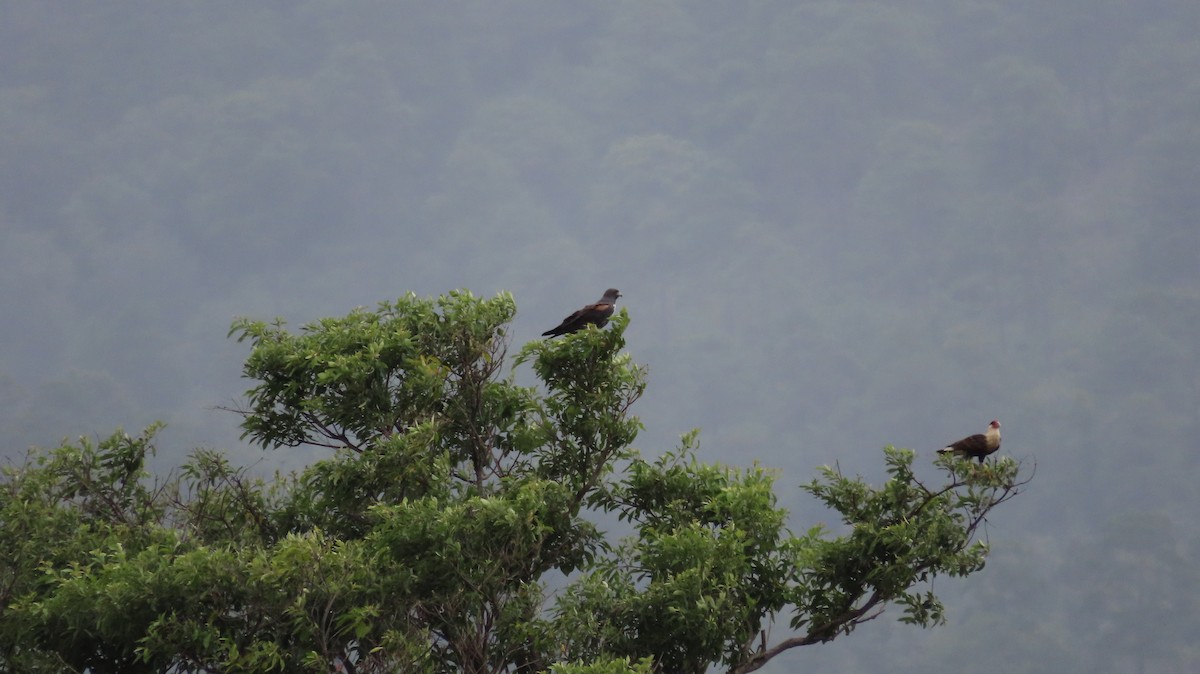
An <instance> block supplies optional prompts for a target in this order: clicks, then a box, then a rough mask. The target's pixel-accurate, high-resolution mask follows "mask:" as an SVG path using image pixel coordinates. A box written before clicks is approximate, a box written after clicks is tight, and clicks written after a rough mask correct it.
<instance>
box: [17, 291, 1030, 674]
mask: <svg viewBox="0 0 1200 674" xmlns="http://www.w3.org/2000/svg"><path fill="white" fill-rule="evenodd" d="M515 312H516V305H515V302H514V300H513V298H512V296H511V295H509V294H507V293H501V294H500V295H498V296H496V297H494V298H491V299H480V298H477V297H475V296H473V295H472V294H470V293H468V292H465V291H456V292H452V293H449V294H447V295H444V296H442V297H439V298H437V299H421V298H418V297H416V296H415V295H411V294H410V295H408V296H405V297H402V298H400V299H398V300H396V301H394V302H384V303H381V304H380V305H379V306H378V308H377V309H375V310H373V311H371V310H365V309H356V310H354V311H352V312H350V313H349V314H347V315H346V316H344V317H340V318H327V319H322V320H319V321H316V322H313V323H311V324H308V325H305V326H304V327H303V328H302V329H301V330H299V331H298V332H291V331H289V330H288V329H287V327H286V325H285V324H284V323H283V322H282V321H275V322H273V323H267V322H263V321H255V320H249V319H243V320H239V321H237V322H235V323H234V325H233V327H232V329H231V332H230V334H231V335H232V336H236V337H237V339H238V340H239V341H244V342H248V343H249V345H250V354H249V356H248V357H247V359H246V361H245V366H244V374H245V376H246V377H247V378H248V379H250V380H251V381H252V382H253V386H252V387H251V388H250V389H249V390H248V391H247V392H246V398H245V404H244V406H242V407H240V408H239V409H238V412H239V413H240V414H241V416H242V420H243V421H242V428H243V429H244V432H245V435H246V437H247V438H249V439H250V440H252V441H254V442H256V443H258V444H260V445H261V446H263V447H265V448H286V447H296V446H316V447H321V448H326V449H327V450H328V456H326V457H325V458H323V459H321V460H318V461H316V462H314V463H312V464H311V465H309V466H308V467H307V468H305V469H304V470H302V471H300V472H298V473H294V474H289V475H277V476H275V477H274V478H273V479H265V478H262V477H255V476H253V475H252V474H251V473H250V471H249V470H248V469H247V468H244V467H238V466H234V465H232V464H231V463H230V462H229V461H227V460H226V459H225V458H224V457H223V456H222V455H221V454H220V453H218V452H216V451H213V450H208V449H201V450H196V451H194V452H193V453H192V455H191V457H190V460H189V461H188V462H187V463H186V464H184V465H183V466H182V467H181V468H179V469H178V470H177V471H175V472H173V473H171V474H169V475H163V476H152V475H150V474H149V473H148V472H147V470H146V460H147V457H148V456H150V455H151V454H152V453H153V452H154V450H155V445H154V434H155V432H156V430H157V426H152V427H150V428H147V429H146V430H145V431H143V432H142V433H140V434H138V435H136V436H131V435H128V434H126V433H124V432H121V431H118V432H116V433H114V434H112V435H110V436H109V437H107V438H104V439H102V440H98V441H91V440H89V439H87V438H81V439H80V440H79V441H78V442H74V443H64V444H63V445H62V446H60V447H57V448H55V449H51V450H44V451H35V452H33V453H32V454H31V455H30V456H29V457H28V459H27V460H26V462H25V463H24V464H23V465H20V466H14V467H9V468H6V469H5V471H4V475H3V483H2V488H0V523H2V524H3V526H2V527H0V539H2V540H0V547H2V548H3V549H5V550H6V551H8V552H7V553H6V554H5V555H4V556H3V557H2V558H0V560H2V561H0V581H2V582H0V644H2V645H0V669H3V670H5V671H31V672H39V671H64V670H66V671H84V670H87V671H91V672H96V673H103V672H201V671H205V672H269V671H287V672H329V671H333V670H335V669H337V670H344V671H349V672H393V671H404V672H430V673H434V672H470V673H480V674H482V673H500V672H540V671H549V670H552V671H555V672H564V673H574V674H583V673H585V672H587V673H596V674H600V673H614V674H615V673H619V672H643V673H647V672H696V673H699V672H705V671H710V670H713V671H727V672H750V671H754V670H756V669H758V668H760V667H761V666H763V665H764V664H766V663H767V662H768V661H769V660H771V659H772V658H774V657H776V656H778V655H780V654H781V653H784V652H786V651H788V650H789V649H793V648H796V647H799V646H807V645H812V644H819V643H825V642H829V641H832V640H834V639H836V638H838V637H840V636H844V635H847V634H849V633H851V632H853V631H854V630H855V628H856V627H858V626H859V625H861V624H862V623H864V622H866V621H869V620H871V619H873V618H875V617H877V616H878V615H880V614H881V613H882V612H883V611H884V610H885V608H887V607H889V606H895V607H897V608H898V609H899V610H901V611H902V613H903V620H905V621H906V622H910V623H912V624H914V625H918V626H923V627H929V626H934V625H937V624H939V623H941V622H943V621H944V619H945V618H944V612H943V606H942V604H941V603H940V602H939V600H938V598H937V597H936V596H935V594H934V593H933V592H932V587H931V583H932V581H933V579H934V578H936V577H938V576H966V575H969V574H971V573H974V572H976V571H979V570H980V569H982V568H983V566H984V561H985V558H986V555H987V553H988V547H987V545H986V543H985V542H984V541H982V540H980V534H981V531H980V527H981V526H982V525H983V523H984V522H985V518H986V517H987V515H988V514H989V513H990V512H991V511H992V510H993V508H995V507H996V506H998V505H999V504H1001V503H1003V502H1005V501H1007V500H1009V499H1011V498H1012V497H1014V496H1015V495H1016V494H1018V493H1019V492H1020V491H1021V489H1022V486H1023V485H1024V484H1025V483H1026V482H1027V481H1028V478H1027V476H1025V475H1023V474H1022V470H1021V466H1020V465H1019V463H1018V462H1016V461H1014V460H1013V459H1010V458H1005V457H1000V458H996V459H991V460H989V461H988V462H986V463H984V464H982V465H976V464H974V463H973V462H970V461H958V460H955V459H952V458H939V459H936V461H935V463H936V467H937V469H939V470H940V471H941V472H942V474H943V478H942V479H941V481H940V482H939V483H937V484H931V483H929V482H928V481H927V480H922V479H920V478H918V476H917V472H918V469H915V468H914V465H913V464H914V460H915V454H914V452H912V451H910V450H904V449H895V448H892V447H887V448H885V449H884V450H883V461H884V464H885V466H886V470H887V479H886V481H885V482H884V483H883V484H882V485H879V486H872V485H870V484H868V483H867V482H866V481H864V480H863V479H861V478H858V477H852V476H848V475H845V474H843V473H842V472H841V471H840V470H838V469H837V468H836V467H826V468H823V469H821V471H820V472H819V474H818V475H817V476H816V477H815V478H814V479H813V480H812V481H811V482H809V483H807V484H804V485H801V489H803V490H805V491H807V492H808V493H809V494H811V495H812V496H813V497H815V498H816V499H817V500H819V501H820V502H821V503H823V504H824V505H825V506H827V507H828V508H829V509H830V510H831V511H832V513H834V517H835V518H836V519H837V520H838V521H837V523H836V524H834V525H830V526H825V525H814V526H812V527H811V528H808V529H807V530H805V531H803V532H802V533H793V532H792V531H791V530H790V529H789V524H788V513H787V512H786V511H785V510H784V509H783V508H781V507H780V506H779V505H778V502H777V491H776V490H777V489H778V487H777V485H776V484H775V475H774V474H773V473H772V472H771V471H770V470H768V469H765V468H763V467H761V466H759V465H757V464H755V465H753V466H749V467H735V466H727V465H717V464H710V463H704V462H701V461H699V460H698V459H697V457H696V455H695V453H694V451H693V450H694V449H695V446H696V441H697V434H696V432H693V433H690V434H687V435H685V436H684V438H683V440H682V442H681V444H680V446H679V447H677V448H675V449H674V450H671V451H666V452H659V453H657V456H654V457H649V456H643V455H642V453H641V452H640V451H639V450H638V449H636V448H634V446H633V444H632V443H633V442H634V440H635V438H636V436H637V434H638V431H639V429H640V427H641V422H640V421H639V420H638V418H637V417H636V416H634V415H633V414H632V407H633V405H634V403H635V402H636V401H637V400H638V398H639V397H640V396H641V395H642V393H643V391H644V390H645V387H646V370H645V368H643V367H641V366H638V365H636V364H635V363H634V362H633V360H632V358H631V357H630V356H629V355H628V354H627V353H623V352H622V349H623V347H624V344H625V342H624V336H623V335H624V331H625V329H626V327H627V325H628V323H629V317H628V314H627V313H626V312H625V311H624V310H622V311H621V312H620V313H618V314H617V315H616V316H614V318H613V320H612V323H611V327H610V328H609V329H607V330H598V329H596V328H595V327H594V326H590V327H588V328H587V329H585V330H583V331H581V332H579V333H576V334H573V335H569V336H566V337H564V338H562V339H558V340H548V341H535V342H531V343H528V344H526V345H525V346H523V347H522V348H521V350H520V351H519V352H518V353H517V355H516V357H515V358H514V359H512V363H513V366H514V367H513V368H512V369H507V368H509V361H508V359H507V348H508V346H509V339H508V329H509V326H510V324H511V321H512V320H513V317H514V315H515ZM523 365H529V366H531V369H532V371H533V373H534V375H535V376H536V378H537V381H538V385H536V386H522V385H519V384H518V383H517V376H516V373H515V367H517V366H523ZM613 531H623V532H625V535H623V536H618V535H616V534H614V533H612V532H613Z"/></svg>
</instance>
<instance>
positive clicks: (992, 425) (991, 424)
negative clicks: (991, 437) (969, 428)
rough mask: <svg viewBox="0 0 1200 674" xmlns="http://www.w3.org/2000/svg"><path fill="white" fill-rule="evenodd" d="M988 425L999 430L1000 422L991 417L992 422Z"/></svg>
mask: <svg viewBox="0 0 1200 674" xmlns="http://www.w3.org/2000/svg"><path fill="white" fill-rule="evenodd" d="M988 427H989V428H994V429H996V430H1000V422H999V421H997V420H995V419H992V423H990V424H988Z"/></svg>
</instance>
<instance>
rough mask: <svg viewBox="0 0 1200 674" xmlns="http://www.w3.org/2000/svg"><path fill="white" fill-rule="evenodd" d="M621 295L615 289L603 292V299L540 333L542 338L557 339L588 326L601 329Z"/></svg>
mask: <svg viewBox="0 0 1200 674" xmlns="http://www.w3.org/2000/svg"><path fill="white" fill-rule="evenodd" d="M620 296H621V293H619V292H617V289H616V288H609V289H608V290H605V291H604V297H601V298H600V301H599V302H596V303H595V304H589V305H587V306H586V307H584V308H582V309H580V310H579V311H576V312H575V313H573V314H571V315H570V316H567V317H566V318H564V319H563V321H562V323H559V324H558V325H557V326H556V327H554V328H551V329H550V330H547V331H545V332H543V333H542V336H543V337H558V336H559V335H565V334H568V333H572V332H576V331H578V330H582V329H583V328H584V327H586V326H588V325H594V326H596V327H597V328H603V327H604V326H605V325H606V324H607V323H608V317H609V316H612V314H613V308H614V307H615V306H616V304H617V298H618V297H620Z"/></svg>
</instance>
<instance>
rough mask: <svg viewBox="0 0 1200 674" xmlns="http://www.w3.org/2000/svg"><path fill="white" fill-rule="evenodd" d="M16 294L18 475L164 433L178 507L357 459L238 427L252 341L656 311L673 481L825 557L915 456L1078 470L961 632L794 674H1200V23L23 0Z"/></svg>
mask: <svg viewBox="0 0 1200 674" xmlns="http://www.w3.org/2000/svg"><path fill="white" fill-rule="evenodd" d="M0 284H2V288H3V293H2V294H0V314H2V315H3V316H4V320H3V323H2V324H0V343H2V351H0V432H2V434H3V437H4V456H5V457H7V459H8V460H11V461H20V460H21V457H22V456H23V455H24V451H25V449H26V448H27V447H29V446H31V445H40V446H53V445H56V444H57V443H59V442H60V441H61V440H62V439H63V438H64V437H67V436H77V435H81V434H83V435H90V436H95V435H107V433H108V432H110V431H111V430H112V429H113V428H115V427H117V426H124V427H125V428H126V429H127V430H130V431H131V432H132V431H134V430H138V429H140V428H141V427H143V426H144V425H146V424H148V423H150V422H151V421H153V420H155V419H162V420H164V421H166V422H168V424H169V427H168V429H167V430H166V431H164V432H163V434H162V435H161V436H160V441H159V443H158V444H159V454H158V456H157V458H156V460H155V464H154V468H155V470H157V471H160V472H166V471H168V470H170V469H171V468H172V467H174V466H177V465H178V464H179V463H181V462H182V460H183V458H184V456H185V455H186V454H187V452H188V451H190V450H191V449H192V448H195V447H200V446H203V447H218V448H221V449H225V450H227V451H228V452H229V453H230V454H231V455H233V457H234V459H235V461H237V462H239V463H242V464H245V465H248V464H256V470H262V471H265V472H270V471H274V470H276V469H284V470H290V469H295V468H297V467H299V466H302V465H304V464H305V463H306V462H308V461H311V460H312V459H314V458H316V457H317V456H318V455H317V454H315V453H311V454H310V453H306V452H305V451H302V450H293V451H290V452H289V451H286V450H281V451H278V452H272V453H265V454H264V453H263V452H261V451H259V450H257V449H254V448H251V447H249V446H247V445H246V444H245V443H243V442H241V441H240V440H239V439H238V431H239V429H238V427H237V424H238V421H239V419H238V417H237V416H236V415H233V414H230V413H228V412H221V411H219V410H217V409H215V408H217V407H219V406H229V405H231V404H234V403H235V401H236V400H237V398H238V397H239V396H240V395H241V393H242V392H243V391H244V390H245V388H246V387H247V386H248V382H246V381H244V380H241V379H240V378H239V374H240V371H241V363H242V360H243V358H244V357H245V356H246V355H247V353H248V348H247V346H246V345H245V344H237V343H235V342H233V341H232V340H228V339H226V332H227V330H228V327H229V325H230V322H231V321H232V319H233V318H234V317H236V316H239V315H245V316H251V317H254V318H261V319H269V318H271V317H273V316H283V317H285V318H287V319H288V322H289V325H291V326H293V327H298V326H300V325H301V324H303V323H305V322H307V321H310V320H313V319H316V318H319V317H322V316H334V315H343V314H345V313H346V312H348V311H349V310H350V309H351V308H352V307H354V306H356V305H366V306H371V307H373V306H374V305H375V303H376V302H378V301H380V300H385V299H393V298H395V297H397V296H399V295H401V294H403V293H405V292H408V291H414V292H416V293H417V294H418V295H421V296H429V295H438V294H441V293H443V292H446V291H449V290H451V289H454V288H468V289H470V290H471V291H473V292H474V293H476V294H478V295H483V296H491V295H494V294H495V293H497V292H499V291H502V290H508V291H511V292H512V293H513V294H514V295H515V297H516V299H517V303H518V306H519V308H520V313H519V314H518V317H517V320H516V322H515V323H514V325H513V327H512V330H511V337H512V340H513V344H514V345H515V346H519V345H520V344H521V343H524V342H525V341H527V340H530V339H535V338H537V335H538V334H539V333H540V332H542V331H543V330H545V329H547V328H549V327H551V326H553V325H555V324H556V323H557V322H558V321H559V320H560V319H561V318H562V317H563V316H564V315H566V314H567V313H569V312H570V311H572V310H574V309H575V308H577V307H578V306H580V305H581V304H583V303H585V302H591V301H595V300H596V299H597V298H598V297H599V296H600V294H601V292H602V291H603V290H604V289H605V288H607V287H610V286H615V287H618V288H620V289H621V291H622V293H624V295H625V297H624V298H623V299H622V302H621V306H624V307H626V308H627V309H628V310H629V312H630V315H631V316H632V323H631V326H630V328H629V330H628V332H627V333H626V336H627V337H628V344H629V346H628V349H629V352H630V353H631V354H632V355H633V358H634V360H635V361H636V362H639V363H644V364H646V365H648V366H649V372H650V375H649V382H650V386H649V389H648V392H647V395H646V397H645V398H643V400H642V401H641V402H639V404H638V405H637V406H636V408H635V410H634V411H635V413H637V414H638V415H640V416H641V417H642V419H643V420H644V421H645V423H646V426H647V429H646V431H645V432H644V433H643V434H642V435H641V437H640V438H639V441H638V442H637V443H636V444H637V446H639V447H640V448H641V449H642V451H643V452H644V453H645V454H647V455H651V456H653V455H657V454H658V453H661V452H662V451H665V450H666V449H669V448H671V447H673V446H675V445H676V443H677V440H678V436H679V435H680V434H681V433H684V432H686V431H688V430H689V429H691V428H693V427H700V428H701V429H702V435H701V439H702V446H701V450H700V455H701V457H703V458H704V459H706V460H713V461H723V462H728V463H734V464H740V465H749V464H751V463H753V462H755V461H758V462H761V463H762V464H764V465H767V466H772V467H776V468H778V469H779V470H780V472H781V474H782V477H781V479H780V481H779V484H780V485H781V486H782V487H783V493H782V495H781V499H782V501H783V502H784V504H786V505H787V506H788V507H789V508H790V509H791V511H792V514H793V518H794V528H795V529H797V530H803V529H805V528H807V527H808V526H811V525H812V524H815V523H817V522H821V521H824V519H825V518H826V517H827V513H825V512H823V511H821V510H820V509H819V507H818V506H817V504H815V503H813V502H812V499H806V498H805V497H804V495H803V494H802V493H801V492H800V491H799V490H795V491H794V492H793V491H789V487H788V486H789V485H795V484H798V483H800V482H807V481H808V480H809V479H811V478H812V477H813V476H814V474H815V472H816V467H817V466H819V465H822V464H833V463H835V462H837V463H838V464H840V466H841V467H842V469H843V470H844V471H846V472H848V473H851V474H854V473H861V474H863V475H865V476H867V477H870V478H871V479H877V478H879V477H881V475H880V473H881V469H882V457H881V455H880V453H879V451H878V450H879V448H880V447H881V446H883V445H885V444H895V445H897V446H904V447H911V448H914V449H917V450H918V451H919V452H920V453H922V454H923V455H927V456H928V461H931V460H932V457H933V450H935V449H936V448H938V447H940V446H941V445H942V444H944V443H945V442H947V441H950V440H954V439H957V438H958V437H961V436H962V435H965V434H967V433H975V432H981V431H982V430H983V428H984V426H985V425H986V424H987V422H988V421H990V420H991V419H992V418H994V417H997V418H999V419H1000V420H1001V421H1002V422H1003V424H1004V429H1003V430H1004V447H1003V449H1002V452H1003V453H1005V454H1009V455H1012V456H1014V457H1016V458H1018V459H1022V460H1026V461H1036V463H1037V475H1036V478H1035V480H1034V482H1033V484H1032V485H1031V488H1030V490H1029V492H1028V494H1027V495H1026V496H1024V497H1023V498H1020V499H1017V500H1016V501H1014V502H1013V504H1012V505H1010V506H1006V507H1005V508H1004V512H1001V513H998V514H997V516H995V517H994V518H993V521H992V522H991V524H990V526H989V527H988V532H987V533H988V537H989V540H990V542H991V545H992V547H993V555H992V557H991V559H990V561H989V564H988V568H987V569H986V570H985V571H983V572H982V573H980V574H979V575H978V576H975V577H972V578H971V579H970V580H969V581H964V582H959V583H957V584H956V583H955V581H942V582H940V583H939V585H938V587H937V588H935V589H936V590H937V591H938V592H939V594H941V595H942V596H943V598H944V599H945V600H946V603H947V607H948V614H949V620H950V624H949V625H947V626H946V627H943V628H938V629H934V630H931V631H920V630H917V629H914V628H910V627H906V626H902V625H898V624H896V623H894V622H892V620H891V618H890V617H885V619H882V620H879V621H876V622H875V623H873V624H871V625H869V626H867V627H865V628H864V629H863V630H862V631H860V632H859V633H858V635H857V636H855V637H854V638H852V639H846V640H839V641H838V642H836V643H834V644H831V645H828V646H822V647H818V648H814V649H804V651H805V652H803V653H797V654H795V655H792V656H790V657H785V658H781V659H780V661H779V662H777V663H775V664H774V665H773V668H769V669H768V670H766V671H775V672H783V671H791V669H792V668H793V667H799V668H804V669H810V670H811V671H829V672H868V671H894V672H927V671H948V670H950V668H953V669H954V670H955V671H964V672H1006V673H1011V672H1021V671H1030V672H1044V671H1081V672H1082V671H1087V672H1092V671H1104V672H1109V671H1111V672H1128V671H1138V668H1145V669H1146V670H1147V671H1149V670H1153V671H1157V672H1184V671H1195V668H1196V667H1197V666H1200V646H1197V645H1196V642H1195V639H1194V635H1195V633H1196V632H1197V631H1198V630H1200V566H1198V564H1197V561H1196V560H1197V558H1198V555H1200V526H1198V525H1197V518H1196V513H1197V512H1200V486H1198V485H1200V481H1198V479H1197V478H1198V477H1200V475H1198V474H1197V468H1198V466H1200V452H1198V451H1197V450H1198V449H1200V448H1198V447H1197V437H1200V422H1198V420H1197V419H1198V415H1197V412H1198V408H1200V357H1198V356H1200V353H1198V351H1200V336H1198V332H1200V3H1196V2H1195V1H1194V0H1140V1H1139V2H1132V1H1122V0H1058V1H1056V2H1045V1H1044V0H1009V1H1001V0H996V1H988V0H977V1H972V0H923V1H922V2H911V3H901V4H894V3H872V2H858V1H849V0H847V1H843V2H796V1H794V0H787V1H759V2H753V1H752V2H743V3H724V2H683V1H682V0H679V1H672V0H659V1H627V2H603V3H560V2H542V1H534V0H528V1H525V2H504V3H498V2H485V1H462V2H439V3H397V2H354V3H352V2H342V1H337V0H312V1H309V2H258V3H237V2H219V3H201V4H197V3H190V4H188V5H183V6H181V5H174V4H169V3H160V2H151V1H149V0H144V1H124V2H117V1H114V2H105V3H88V4H80V3H67V4H63V3H33V2H5V3H2V4H0ZM514 348H515V347H514ZM518 378H519V379H522V380H525V379H531V377H530V375H529V373H528V372H521V371H518ZM928 461H926V463H927V464H928ZM930 470H932V466H930ZM889 615H891V614H889Z"/></svg>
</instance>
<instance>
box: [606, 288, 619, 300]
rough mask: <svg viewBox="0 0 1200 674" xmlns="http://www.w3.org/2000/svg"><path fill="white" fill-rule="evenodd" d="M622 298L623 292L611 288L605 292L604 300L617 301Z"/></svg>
mask: <svg viewBox="0 0 1200 674" xmlns="http://www.w3.org/2000/svg"><path fill="white" fill-rule="evenodd" d="M620 296H621V291H619V290H617V289H616V288H609V289H608V290H605V291H604V299H606V300H615V299H617V298H618V297H620Z"/></svg>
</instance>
